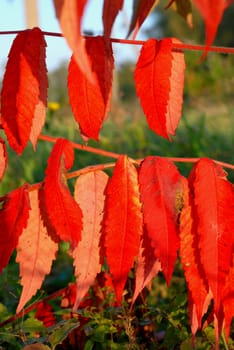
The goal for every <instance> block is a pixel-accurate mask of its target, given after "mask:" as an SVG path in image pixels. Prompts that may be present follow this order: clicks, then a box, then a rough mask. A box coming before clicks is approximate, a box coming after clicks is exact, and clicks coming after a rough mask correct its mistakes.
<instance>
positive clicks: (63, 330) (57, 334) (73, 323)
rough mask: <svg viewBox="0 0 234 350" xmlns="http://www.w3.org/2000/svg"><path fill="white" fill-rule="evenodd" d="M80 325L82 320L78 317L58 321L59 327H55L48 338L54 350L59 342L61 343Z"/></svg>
mask: <svg viewBox="0 0 234 350" xmlns="http://www.w3.org/2000/svg"><path fill="white" fill-rule="evenodd" d="M79 325H80V322H78V321H77V320H76V319H71V320H68V321H62V322H60V323H58V324H57V327H55V329H54V331H53V333H51V334H50V336H49V338H48V341H49V343H50V344H51V346H52V349H53V350H54V349H55V347H56V346H57V345H58V344H61V343H62V342H63V340H64V339H65V338H66V337H67V336H68V335H69V334H70V333H71V331H73V329H76V328H77V327H79Z"/></svg>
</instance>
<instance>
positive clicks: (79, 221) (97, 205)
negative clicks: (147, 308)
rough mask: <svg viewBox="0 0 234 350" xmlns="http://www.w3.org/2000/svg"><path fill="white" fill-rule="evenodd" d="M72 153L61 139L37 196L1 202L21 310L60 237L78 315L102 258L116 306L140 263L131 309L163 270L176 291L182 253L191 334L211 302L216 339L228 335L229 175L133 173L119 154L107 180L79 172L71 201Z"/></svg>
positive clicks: (152, 160) (201, 170) (163, 169)
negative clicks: (65, 244)
mask: <svg viewBox="0 0 234 350" xmlns="http://www.w3.org/2000/svg"><path fill="white" fill-rule="evenodd" d="M72 150H73V149H72V146H71V144H70V143H69V141H67V140H65V139H59V140H58V141H57V143H56V144H55V146H54V149H53V150H52V153H51V156H50V158H49V160H48V166H47V170H46V176H45V179H44V184H43V185H42V186H41V188H40V190H39V191H38V190H31V191H30V186H29V185H24V186H23V187H21V188H19V189H17V190H15V191H12V192H11V193H9V194H8V195H7V196H6V197H5V200H4V201H3V203H2V205H3V208H2V210H1V211H0V223H1V231H2V235H1V236H0V237H1V238H0V240H1V245H0V247H1V248H0V250H1V252H0V253H1V254H0V256H1V260H0V269H1V270H2V269H3V268H4V267H5V266H6V265H7V263H8V261H9V258H10V256H11V254H12V252H13V250H14V249H15V248H16V250H17V258H16V260H17V261H18V263H19V265H20V275H21V284H22V286H23V291H22V294H21V298H20V301H19V305H18V308H17V311H20V310H21V309H22V308H23V307H24V305H25V304H26V302H27V301H29V300H30V298H31V297H32V296H33V295H34V294H35V293H36V291H37V290H38V289H39V288H40V287H41V284H42V282H43V280H44V278H45V275H46V274H48V273H49V272H50V269H51V264H52V261H53V259H55V255H56V252H57V249H58V242H60V241H62V240H66V241H70V242H71V255H72V256H73V259H74V267H75V275H76V281H77V282H76V283H77V289H76V298H75V301H74V309H77V308H78V306H79V304H80V302H81V301H82V299H83V297H84V296H85V295H86V293H87V291H88V289H89V287H90V286H92V285H93V284H94V282H95V278H96V276H97V274H98V273H99V272H100V271H101V265H102V263H103V261H104V259H106V261H107V264H108V266H109V269H110V273H111V276H112V282H113V286H114V289H115V293H116V300H117V303H118V304H120V303H121V302H122V297H123V290H124V287H125V283H126V281H127V278H128V275H129V272H130V270H131V268H132V267H133V266H134V263H136V266H135V267H136V270H135V279H136V282H135V292H134V296H133V301H132V302H133V303H134V301H135V299H136V298H137V296H138V295H139V293H140V292H141V291H142V289H143V288H144V287H145V286H147V285H149V283H150V282H151V280H152V278H154V277H155V276H156V275H157V274H158V272H159V271H162V272H163V274H164V276H165V279H166V281H167V284H168V285H169V284H170V280H171V276H172V274H173V270H174V265H175V261H176V259H177V255H178V252H179V254H180V258H181V261H182V265H183V269H184V272H185V278H186V281H187V283H188V290H189V294H188V300H189V306H190V310H191V325H192V330H193V332H194V333H195V332H196V331H197V329H198V328H199V327H200V326H201V321H202V317H203V315H204V314H205V313H206V311H207V308H208V306H209V305H210V301H211V299H213V303H214V306H213V313H214V317H215V318H216V319H217V327H218V328H217V329H218V332H219V331H220V330H221V329H222V328H223V327H225V331H226V334H227V335H228V334H229V328H230V322H231V320H232V316H233V307H234V298H233V293H234V289H233V278H234V276H233V271H234V270H233V242H234V215H233V212H234V191H233V187H232V184H231V183H229V182H228V180H227V179H226V174H225V173H224V171H223V169H222V168H221V167H220V166H219V165H217V164H215V163H214V162H213V161H212V160H209V159H206V158H204V159H200V160H199V161H198V162H197V163H196V164H195V166H194V167H193V169H192V171H191V174H190V176H189V178H188V179H186V178H184V177H183V176H182V175H181V174H180V173H179V171H178V169H177V168H176V166H175V165H174V164H173V163H172V162H171V161H169V160H167V159H165V158H161V157H157V156H149V157H146V158H145V159H144V160H143V161H142V162H141V164H140V166H139V167H138V168H136V167H135V166H134V165H133V164H132V162H131V161H130V160H129V159H128V158H127V156H124V155H122V156H120V157H119V159H118V161H117V162H116V165H115V168H114V171H113V175H112V177H110V178H109V177H108V176H107V174H106V173H104V172H103V171H100V170H99V171H95V172H90V173H86V174H83V175H80V177H79V178H78V179H77V181H76V184H75V192H74V196H72V195H71V193H70V192H69V190H68V187H67V186H66V184H65V179H66V171H67V170H68V169H69V168H70V167H71V165H72V162H73V160H72ZM51 164H53V167H52V168H51ZM207 188H209V194H208V195H207Z"/></svg>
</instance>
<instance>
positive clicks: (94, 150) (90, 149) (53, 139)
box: [38, 134, 120, 159]
mask: <svg viewBox="0 0 234 350" xmlns="http://www.w3.org/2000/svg"><path fill="white" fill-rule="evenodd" d="M38 139H39V140H44V141H48V142H52V143H55V142H56V141H57V139H58V137H53V136H47V135H42V134H41V135H40V136H39V137H38ZM71 144H72V146H73V147H74V148H76V149H80V150H82V151H86V152H91V153H95V154H99V155H101V156H105V157H110V158H115V159H118V158H119V156H120V155H119V154H118V153H113V152H109V151H104V150H101V149H97V148H94V147H90V146H85V145H80V144H78V143H74V142H71Z"/></svg>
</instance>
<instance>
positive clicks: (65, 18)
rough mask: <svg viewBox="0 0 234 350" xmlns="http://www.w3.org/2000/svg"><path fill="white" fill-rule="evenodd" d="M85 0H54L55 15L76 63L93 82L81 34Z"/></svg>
mask: <svg viewBox="0 0 234 350" xmlns="http://www.w3.org/2000/svg"><path fill="white" fill-rule="evenodd" d="M86 4H87V0H54V7H55V11H56V16H57V18H58V20H59V23H60V27H61V30H62V32H63V35H64V37H65V39H66V41H67V43H68V45H69V47H70V48H71V50H72V52H73V55H74V57H75V60H76V63H77V64H78V66H79V67H80V69H81V71H82V72H83V74H85V75H86V77H87V79H88V80H89V81H90V82H94V81H95V78H94V76H93V73H92V70H91V66H90V60H89V57H88V55H87V52H86V49H85V42H84V39H83V37H82V35H81V24H82V18H83V15H84V11H85V7H86Z"/></svg>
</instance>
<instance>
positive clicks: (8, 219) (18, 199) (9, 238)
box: [0, 185, 30, 272]
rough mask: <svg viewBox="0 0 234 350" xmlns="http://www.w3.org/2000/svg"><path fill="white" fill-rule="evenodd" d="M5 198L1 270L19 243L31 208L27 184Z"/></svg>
mask: <svg viewBox="0 0 234 350" xmlns="http://www.w3.org/2000/svg"><path fill="white" fill-rule="evenodd" d="M5 198H6V199H5V201H4V203H3V206H2V209H1V210H0V272H1V271H2V269H3V268H4V267H6V266H7V264H8V261H9V259H10V257H11V254H12V253H13V250H14V249H15V248H16V246H17V244H18V239H19V236H20V235H21V233H22V230H23V228H24V227H26V225H27V221H28V215H29V214H28V213H29V209H30V207H29V200H28V189H27V185H24V186H21V187H20V188H18V189H16V190H14V191H12V192H10V193H9V194H7V195H6V197H5Z"/></svg>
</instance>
